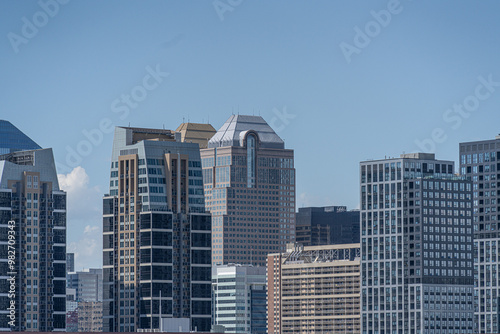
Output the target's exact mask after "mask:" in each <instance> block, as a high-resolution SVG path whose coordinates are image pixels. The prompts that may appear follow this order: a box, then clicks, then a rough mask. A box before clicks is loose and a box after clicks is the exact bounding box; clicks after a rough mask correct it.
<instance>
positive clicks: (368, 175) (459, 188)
mask: <svg viewBox="0 0 500 334" xmlns="http://www.w3.org/2000/svg"><path fill="white" fill-rule="evenodd" d="M360 195H361V196H360V202H361V266H362V269H361V284H362V286H361V324H362V333H382V332H384V333H409V334H413V333H415V334H416V333H427V334H442V333H460V334H463V333H473V332H474V331H473V316H474V305H473V301H472V299H473V289H474V273H473V271H474V264H473V256H472V255H473V240H472V239H473V231H472V183H471V180H470V179H467V178H466V177H465V176H457V175H455V174H454V162H453V161H447V160H437V159H436V158H435V156H434V154H430V153H411V154H402V155H401V156H400V157H399V158H389V159H381V160H369V161H363V162H361V163H360Z"/></svg>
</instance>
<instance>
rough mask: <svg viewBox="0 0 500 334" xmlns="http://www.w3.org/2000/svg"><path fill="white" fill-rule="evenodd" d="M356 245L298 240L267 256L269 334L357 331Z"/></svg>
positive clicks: (358, 292) (358, 325) (358, 301)
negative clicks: (316, 244)
mask: <svg viewBox="0 0 500 334" xmlns="http://www.w3.org/2000/svg"><path fill="white" fill-rule="evenodd" d="M359 247H360V246H359V244H345V245H328V246H309V247H304V246H302V245H300V244H298V243H296V244H289V245H288V248H287V251H286V252H285V253H277V254H269V256H268V262H267V287H268V296H267V308H268V309H267V325H268V333H269V334H285V333H296V334H300V333H360V328H361V323H360V315H359V307H360V258H359V256H360V248H359Z"/></svg>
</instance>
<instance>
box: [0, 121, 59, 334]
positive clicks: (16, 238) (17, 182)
mask: <svg viewBox="0 0 500 334" xmlns="http://www.w3.org/2000/svg"><path fill="white" fill-rule="evenodd" d="M0 152H1V153H3V155H0V231H1V233H0V281H1V282H2V284H0V305H2V307H1V310H0V330H4V331H5V330H7V331H8V330H13V331H34V332H50V331H65V326H66V193H65V192H64V191H62V190H60V189H59V183H58V180H57V172H56V168H55V163H54V157H53V154H52V149H50V148H48V149H42V148H40V146H38V145H37V144H36V143H34V142H33V141H32V140H31V139H30V138H29V137H27V136H26V135H24V134H23V133H22V132H21V131H19V130H18V129H17V128H15V127H14V126H13V125H12V124H10V123H9V122H7V121H0Z"/></svg>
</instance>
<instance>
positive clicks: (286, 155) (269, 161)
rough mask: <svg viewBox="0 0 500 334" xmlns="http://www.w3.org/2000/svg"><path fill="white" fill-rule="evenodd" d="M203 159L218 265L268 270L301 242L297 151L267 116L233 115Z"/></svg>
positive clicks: (214, 139)
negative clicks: (270, 261) (271, 257)
mask: <svg viewBox="0 0 500 334" xmlns="http://www.w3.org/2000/svg"><path fill="white" fill-rule="evenodd" d="M201 158H202V165H203V182H204V185H205V196H206V208H207V210H209V211H210V212H211V214H212V222H213V223H212V262H213V263H214V264H228V263H239V264H254V265H260V266H265V265H266V257H267V254H268V253H272V252H282V251H285V248H286V243H288V242H293V241H294V240H295V234H294V233H295V169H294V165H293V161H294V160H293V150H290V149H285V143H284V142H283V140H282V139H281V138H280V137H279V136H278V135H277V134H276V133H275V132H274V131H273V129H271V127H270V126H269V125H268V124H267V123H266V122H265V121H264V119H263V118H262V117H260V116H243V115H232V116H231V117H229V119H228V120H227V121H226V123H224V125H223V126H222V127H221V128H220V129H219V131H217V133H216V134H215V135H214V136H213V137H212V138H211V139H210V140H209V142H208V148H207V149H204V150H201Z"/></svg>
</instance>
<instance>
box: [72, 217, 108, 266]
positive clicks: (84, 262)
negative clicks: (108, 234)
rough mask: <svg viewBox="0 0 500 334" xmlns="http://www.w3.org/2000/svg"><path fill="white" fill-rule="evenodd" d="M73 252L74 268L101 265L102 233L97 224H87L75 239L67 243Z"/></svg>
mask: <svg viewBox="0 0 500 334" xmlns="http://www.w3.org/2000/svg"><path fill="white" fill-rule="evenodd" d="M68 252H70V253H75V270H77V271H78V270H81V269H83V268H98V267H102V233H101V228H100V227H99V226H90V225H87V226H85V228H84V231H83V235H81V236H80V238H79V239H78V240H77V241H74V242H71V243H69V244H68Z"/></svg>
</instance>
